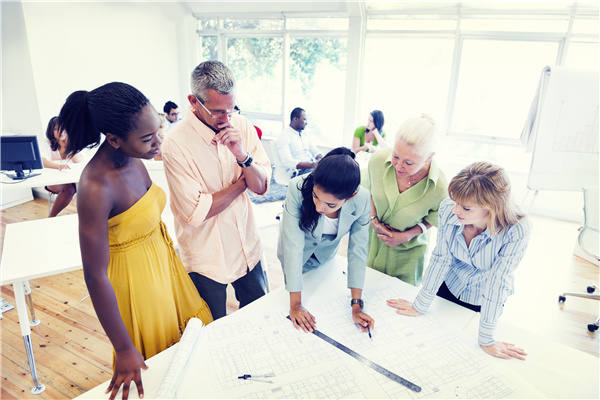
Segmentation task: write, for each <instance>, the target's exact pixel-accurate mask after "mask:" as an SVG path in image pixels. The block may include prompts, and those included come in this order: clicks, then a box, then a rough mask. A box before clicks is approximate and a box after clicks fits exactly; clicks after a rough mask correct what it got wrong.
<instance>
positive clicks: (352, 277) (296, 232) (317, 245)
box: [277, 175, 371, 292]
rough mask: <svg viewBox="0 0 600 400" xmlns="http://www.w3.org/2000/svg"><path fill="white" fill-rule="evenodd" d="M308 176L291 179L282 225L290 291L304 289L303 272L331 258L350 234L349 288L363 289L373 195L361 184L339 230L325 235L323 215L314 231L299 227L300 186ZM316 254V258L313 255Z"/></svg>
mask: <svg viewBox="0 0 600 400" xmlns="http://www.w3.org/2000/svg"><path fill="white" fill-rule="evenodd" d="M306 176H307V175H301V176H298V177H296V178H294V179H292V181H291V182H290V185H289V187H288V191H287V197H286V199H285V203H284V210H283V217H282V219H281V224H280V225H279V241H278V243H277V257H278V258H279V261H281V266H282V268H283V274H284V278H285V288H286V290H287V291H288V292H300V291H302V273H303V272H307V271H308V270H310V269H313V268H316V267H318V266H320V265H321V264H323V263H325V262H327V261H328V260H330V259H332V258H333V257H334V256H335V255H336V254H337V251H338V247H339V245H340V241H341V239H342V237H344V236H345V235H346V234H347V233H350V237H349V241H348V287H349V288H358V289H362V288H363V285H364V282H365V268H366V261H367V241H368V239H369V214H370V212H371V196H370V194H369V191H368V190H367V189H365V188H364V187H362V186H359V187H358V189H357V194H356V196H354V197H353V198H352V199H350V200H348V201H346V203H344V205H343V206H342V208H341V209H340V213H339V217H338V233H337V235H336V237H335V238H332V236H330V235H323V224H324V222H323V220H324V218H325V217H323V216H321V217H320V218H319V222H318V223H317V226H316V228H315V231H314V233H313V234H314V237H313V235H312V234H310V233H306V232H304V231H303V230H302V229H300V226H299V225H298V222H299V221H300V206H301V205H302V193H301V192H300V189H299V187H302V183H303V182H304V179H305V178H306ZM313 255H314V258H311V256H313Z"/></svg>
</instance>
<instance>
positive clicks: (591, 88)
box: [527, 67, 599, 191]
mask: <svg viewBox="0 0 600 400" xmlns="http://www.w3.org/2000/svg"><path fill="white" fill-rule="evenodd" d="M539 96H540V99H539V101H540V102H539V108H538V111H537V115H536V116H535V122H534V127H533V132H534V137H533V140H535V147H534V151H533V158H532V162H531V168H530V171H529V179H528V182H527V186H528V188H529V189H532V190H573V191H579V190H581V189H582V188H584V187H587V186H598V162H599V159H598V71H592V70H581V69H573V68H566V67H552V68H548V67H547V68H546V73H545V74H543V76H542V82H541V84H540V93H539Z"/></svg>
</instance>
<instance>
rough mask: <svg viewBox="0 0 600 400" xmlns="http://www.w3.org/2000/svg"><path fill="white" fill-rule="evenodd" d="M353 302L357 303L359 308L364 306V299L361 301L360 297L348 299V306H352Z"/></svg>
mask: <svg viewBox="0 0 600 400" xmlns="http://www.w3.org/2000/svg"><path fill="white" fill-rule="evenodd" d="M355 304H358V305H359V306H360V308H361V309H363V308H365V303H364V301H362V299H352V300H351V301H350V307H352V306H353V305H355Z"/></svg>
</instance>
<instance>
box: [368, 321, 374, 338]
mask: <svg viewBox="0 0 600 400" xmlns="http://www.w3.org/2000/svg"><path fill="white" fill-rule="evenodd" d="M367 332H369V339H373V337H372V336H371V330H370V329H369V324H367Z"/></svg>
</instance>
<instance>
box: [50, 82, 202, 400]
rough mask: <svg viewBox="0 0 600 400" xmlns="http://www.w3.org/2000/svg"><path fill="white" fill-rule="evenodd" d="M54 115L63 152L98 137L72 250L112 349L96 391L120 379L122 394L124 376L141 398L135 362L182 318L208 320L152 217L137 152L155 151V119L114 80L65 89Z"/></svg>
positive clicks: (173, 332) (158, 201)
mask: <svg viewBox="0 0 600 400" xmlns="http://www.w3.org/2000/svg"><path fill="white" fill-rule="evenodd" d="M59 118H60V120H61V122H62V126H63V128H64V129H66V130H67V132H69V133H70V134H69V141H68V145H67V146H68V147H67V154H68V155H74V154H76V153H77V152H79V151H80V150H82V149H84V148H86V147H90V146H96V145H98V143H100V138H101V133H103V134H104V135H105V137H106V138H105V140H104V142H103V143H102V144H101V145H100V147H99V149H98V151H97V152H96V154H95V155H94V157H93V158H92V159H91V160H90V162H89V163H88V164H87V166H86V167H85V169H84V170H83V173H82V175H81V179H80V181H79V195H78V198H77V211H78V214H79V242H80V247H81V258H82V261H83V272H84V277H85V282H86V285H87V287H88V290H89V292H90V297H91V299H92V303H93V304H94V309H95V310H96V314H97V315H98V319H99V320H100V323H101V324H102V327H103V328H104V330H105V331H106V334H107V335H108V338H109V339H110V341H111V343H112V345H113V347H114V363H113V367H114V374H113V377H112V380H111V382H110V384H109V387H108V389H107V390H106V393H108V392H111V394H110V397H109V399H114V397H115V396H116V394H117V392H118V390H119V388H120V387H121V385H122V386H123V399H126V398H127V397H128V395H129V384H130V382H131V381H134V382H135V384H136V386H137V390H138V394H139V396H140V398H141V397H143V387H142V379H141V371H140V368H144V369H146V368H147V367H146V365H145V363H144V360H145V359H147V358H149V357H152V356H153V355H155V354H157V353H159V352H161V351H162V350H165V349H166V348H167V347H169V346H171V345H173V344H174V343H176V342H177V341H179V339H180V338H181V335H182V332H183V330H184V329H185V326H186V324H187V322H188V321H189V320H190V319H191V318H193V317H197V318H199V319H201V320H202V321H203V322H204V323H205V324H207V323H209V322H211V321H212V315H211V313H210V310H209V308H208V306H207V305H206V303H205V302H204V300H202V298H201V297H200V295H199V294H198V291H197V290H196V288H195V287H194V284H193V283H192V281H191V279H190V277H189V275H188V274H187V272H186V271H185V268H184V267H183V264H182V263H181V261H180V260H179V257H178V256H177V254H176V253H175V249H174V248H173V242H172V241H171V238H170V237H169V235H168V233H167V230H166V228H165V225H164V223H163V222H162V221H161V218H160V215H161V213H162V210H163V208H164V206H165V202H166V195H165V193H164V191H163V190H162V189H161V188H160V187H158V186H156V185H154V184H153V183H152V181H151V180H150V176H149V175H148V171H147V170H146V167H145V166H144V164H143V162H142V161H141V160H140V159H147V160H149V159H152V158H153V157H154V156H155V155H156V154H157V153H158V151H159V149H160V145H161V143H162V140H161V138H160V137H159V136H158V130H159V127H160V118H159V116H158V113H157V112H156V110H155V109H154V107H153V106H152V104H150V102H149V100H148V99H147V98H146V97H145V96H144V95H143V94H142V93H141V92H140V91H138V90H137V89H135V88H134V87H132V86H130V85H127V84H125V83H118V82H113V83H109V84H106V85H104V86H101V87H99V88H97V89H94V90H92V91H90V92H87V91H77V92H74V93H72V94H71V95H70V96H69V97H68V98H67V101H66V103H65V104H64V106H63V107H62V109H61V111H60V115H59Z"/></svg>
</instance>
